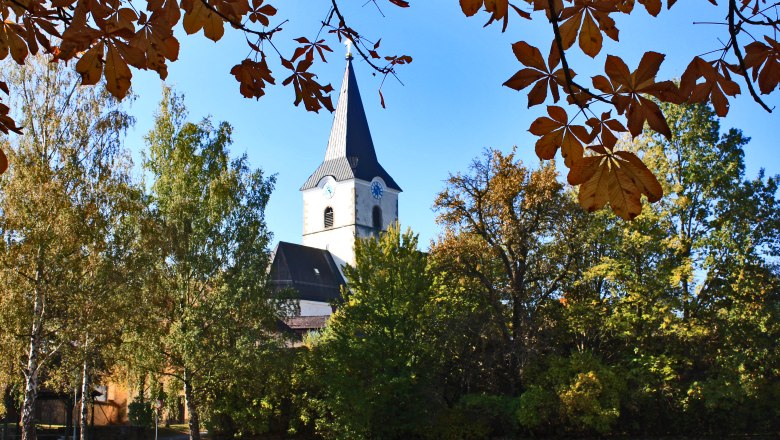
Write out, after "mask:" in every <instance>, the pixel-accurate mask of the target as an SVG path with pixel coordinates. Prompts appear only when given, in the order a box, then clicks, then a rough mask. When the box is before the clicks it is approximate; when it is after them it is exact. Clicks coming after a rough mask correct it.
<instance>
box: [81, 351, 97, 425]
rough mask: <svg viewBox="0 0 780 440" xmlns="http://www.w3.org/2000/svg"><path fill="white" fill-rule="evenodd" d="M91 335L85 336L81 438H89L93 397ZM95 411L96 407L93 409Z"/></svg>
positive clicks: (82, 372)
mask: <svg viewBox="0 0 780 440" xmlns="http://www.w3.org/2000/svg"><path fill="white" fill-rule="evenodd" d="M88 344H89V336H87V337H85V338H84V367H83V369H82V371H81V408H80V411H79V415H80V417H79V427H80V429H81V436H80V437H79V438H80V439H81V440H87V415H88V413H89V407H88V406H87V405H88V404H89V399H90V398H91V397H92V396H91V394H92V393H90V391H89V388H90V387H89V357H88V356H87V352H88V350H87V348H88ZM93 411H94V409H93Z"/></svg>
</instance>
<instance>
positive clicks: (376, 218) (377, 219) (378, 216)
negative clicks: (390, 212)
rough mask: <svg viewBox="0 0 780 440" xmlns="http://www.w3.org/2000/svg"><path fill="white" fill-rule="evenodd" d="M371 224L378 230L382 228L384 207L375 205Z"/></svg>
mask: <svg viewBox="0 0 780 440" xmlns="http://www.w3.org/2000/svg"><path fill="white" fill-rule="evenodd" d="M371 220H372V221H371V224H372V225H373V226H374V229H376V230H377V231H381V230H382V208H380V207H378V206H374V210H373V212H372V213H371Z"/></svg>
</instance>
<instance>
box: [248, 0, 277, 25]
mask: <svg viewBox="0 0 780 440" xmlns="http://www.w3.org/2000/svg"><path fill="white" fill-rule="evenodd" d="M274 15H276V8H274V7H273V6H271V5H268V4H265V5H264V4H263V0H252V10H251V13H250V14H249V21H251V22H252V23H255V22H258V21H259V22H260V24H262V25H263V26H268V25H269V24H270V21H269V20H268V17H271V16H274Z"/></svg>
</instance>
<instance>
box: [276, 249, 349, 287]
mask: <svg viewBox="0 0 780 440" xmlns="http://www.w3.org/2000/svg"><path fill="white" fill-rule="evenodd" d="M270 275H271V285H272V286H273V288H274V289H275V290H276V291H277V292H278V291H281V290H283V289H285V288H292V289H294V290H295V291H296V292H297V296H296V299H302V300H309V301H320V302H330V301H333V300H336V299H339V298H341V286H342V285H345V284H346V283H345V282H344V278H343V277H342V276H341V272H339V268H338V266H336V262H335V261H334V260H333V257H332V256H331V255H330V252H328V251H326V250H324V249H317V248H313V247H308V246H302V245H299V244H293V243H287V242H285V241H280V242H279V244H278V245H277V246H276V251H275V253H274V257H273V261H272V262H271V272H270Z"/></svg>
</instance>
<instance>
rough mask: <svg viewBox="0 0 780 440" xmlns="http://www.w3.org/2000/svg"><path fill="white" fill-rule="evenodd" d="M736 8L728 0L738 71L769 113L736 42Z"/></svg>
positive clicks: (734, 2) (730, 32) (756, 99)
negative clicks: (757, 91) (754, 85)
mask: <svg viewBox="0 0 780 440" xmlns="http://www.w3.org/2000/svg"><path fill="white" fill-rule="evenodd" d="M551 1H552V0H551ZM736 10H737V2H736V0H729V16H728V18H729V34H730V35H731V48H732V49H733V50H734V55H736V57H737V60H739V67H740V72H741V73H742V77H743V78H745V82H746V83H747V86H748V90H750V95H751V96H753V99H754V100H755V101H756V102H757V103H759V104H760V105H761V107H764V110H766V111H767V112H769V113H772V109H771V108H769V106H767V105H766V104H765V103H764V101H763V100H761V98H760V97H759V96H758V94H757V93H756V89H755V88H753V82H752V81H751V80H750V76H749V75H748V71H747V67H746V66H745V58H743V57H742V50H741V49H740V47H739V43H738V42H737V34H738V33H739V30H738V29H737V26H735V25H734V15H735V12H736Z"/></svg>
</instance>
